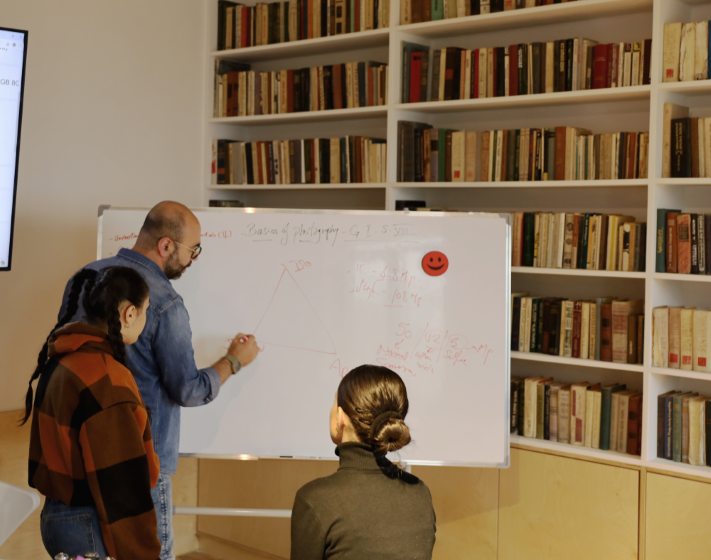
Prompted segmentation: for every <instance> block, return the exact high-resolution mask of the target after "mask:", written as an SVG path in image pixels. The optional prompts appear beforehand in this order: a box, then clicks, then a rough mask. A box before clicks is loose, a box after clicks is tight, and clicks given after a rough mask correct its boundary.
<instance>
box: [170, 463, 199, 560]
mask: <svg viewBox="0 0 711 560" xmlns="http://www.w3.org/2000/svg"><path fill="white" fill-rule="evenodd" d="M197 484H198V460H197V459H178V471H177V472H176V473H175V476H174V477H173V505H174V506H176V507H179V506H182V507H195V506H197V502H198V490H197ZM173 531H174V532H175V545H174V546H173V552H174V553H175V554H176V555H177V554H185V553H186V552H192V551H193V550H197V548H198V539H197V535H196V533H197V515H175V516H173Z"/></svg>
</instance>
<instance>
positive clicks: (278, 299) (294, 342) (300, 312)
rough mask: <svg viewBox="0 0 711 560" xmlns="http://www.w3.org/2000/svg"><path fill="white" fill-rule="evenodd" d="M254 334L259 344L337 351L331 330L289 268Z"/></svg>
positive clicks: (332, 352)
mask: <svg viewBox="0 0 711 560" xmlns="http://www.w3.org/2000/svg"><path fill="white" fill-rule="evenodd" d="M254 336H255V338H256V339H257V341H258V343H259V344H262V343H265V344H272V345H274V346H282V347H284V348H294V349H296V350H305V351H306V352H318V353H319V354H335V353H336V347H335V346H334V344H333V340H332V339H331V335H330V334H329V333H328V329H326V326H325V325H324V324H323V321H322V320H321V317H319V315H318V313H317V312H316V309H314V306H313V305H311V302H310V301H309V299H308V298H307V297H306V294H304V292H303V291H302V290H301V288H300V287H299V285H298V284H297V283H296V280H295V279H294V277H293V276H292V275H291V273H290V272H289V271H288V270H286V269H285V270H284V272H282V274H281V278H279V283H278V284H277V287H276V289H275V290H274V295H273V296H272V299H271V301H270V302H269V305H268V306H267V310H266V311H265V312H264V315H262V318H261V319H260V320H259V324H258V325H257V328H256V329H254Z"/></svg>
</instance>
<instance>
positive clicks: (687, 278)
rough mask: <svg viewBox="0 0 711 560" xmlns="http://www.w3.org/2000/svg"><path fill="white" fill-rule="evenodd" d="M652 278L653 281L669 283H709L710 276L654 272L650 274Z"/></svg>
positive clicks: (710, 280)
mask: <svg viewBox="0 0 711 560" xmlns="http://www.w3.org/2000/svg"><path fill="white" fill-rule="evenodd" d="M652 278H653V279H654V280H669V281H670V282H711V276H706V275H704V274H677V273H666V272H655V273H653V274H652Z"/></svg>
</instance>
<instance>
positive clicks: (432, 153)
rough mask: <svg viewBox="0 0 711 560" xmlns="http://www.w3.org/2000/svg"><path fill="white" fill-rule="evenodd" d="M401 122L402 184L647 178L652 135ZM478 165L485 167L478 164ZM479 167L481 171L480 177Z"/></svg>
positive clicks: (399, 163) (400, 166)
mask: <svg viewBox="0 0 711 560" xmlns="http://www.w3.org/2000/svg"><path fill="white" fill-rule="evenodd" d="M480 134H481V149H479V148H478V133H477V132H474V131H463V130H451V129H435V128H433V127H432V126H431V125H429V124H426V123H418V122H413V121H399V122H398V181H405V182H417V183H420V182H430V181H432V182H450V181H452V182H459V181H476V180H477V177H479V180H480V181H546V180H556V181H563V180H594V179H636V178H646V177H647V161H648V155H649V134H648V133H647V132H618V133H610V134H595V135H593V134H592V133H591V132H590V131H589V130H585V129H582V128H574V127H565V126H560V127H556V128H546V129H540V128H538V129H537V128H523V129H513V130H492V131H484V132H482V133H480ZM477 161H479V162H480V164H479V165H477ZM477 167H480V168H481V171H480V172H478V169H477Z"/></svg>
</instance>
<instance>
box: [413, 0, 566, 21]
mask: <svg viewBox="0 0 711 560" xmlns="http://www.w3.org/2000/svg"><path fill="white" fill-rule="evenodd" d="M561 1H562V2H565V1H568V2H573V1H575V0H403V1H402V2H400V25H409V24H411V23H413V24H414V23H424V22H428V21H439V20H443V19H452V18H460V17H467V16H475V15H485V14H494V13H498V12H508V11H511V10H521V9H524V8H535V7H537V6H549V5H552V4H560V3H561Z"/></svg>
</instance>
